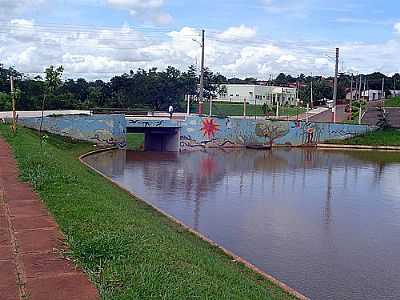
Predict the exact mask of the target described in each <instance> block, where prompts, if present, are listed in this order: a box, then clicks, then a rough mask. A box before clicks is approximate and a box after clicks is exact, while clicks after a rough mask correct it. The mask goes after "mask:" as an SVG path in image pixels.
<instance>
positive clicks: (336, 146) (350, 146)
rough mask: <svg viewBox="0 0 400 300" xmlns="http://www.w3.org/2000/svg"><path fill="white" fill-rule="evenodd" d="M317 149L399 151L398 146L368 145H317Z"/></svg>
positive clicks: (399, 147)
mask: <svg viewBox="0 0 400 300" xmlns="http://www.w3.org/2000/svg"><path fill="white" fill-rule="evenodd" d="M317 147H318V148H319V149H350V150H351V149H359V150H386V151H400V146H368V145H341V144H317Z"/></svg>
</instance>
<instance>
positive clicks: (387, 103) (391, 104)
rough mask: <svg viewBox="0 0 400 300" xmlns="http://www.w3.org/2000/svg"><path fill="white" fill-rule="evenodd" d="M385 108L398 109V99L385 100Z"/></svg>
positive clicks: (399, 104) (399, 99)
mask: <svg viewBox="0 0 400 300" xmlns="http://www.w3.org/2000/svg"><path fill="white" fill-rule="evenodd" d="M385 106H386V107H400V97H393V98H391V99H387V100H385Z"/></svg>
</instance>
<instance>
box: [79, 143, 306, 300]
mask: <svg viewBox="0 0 400 300" xmlns="http://www.w3.org/2000/svg"><path fill="white" fill-rule="evenodd" d="M116 149H118V148H116V147H113V148H106V149H99V150H94V151H90V152H88V153H85V154H83V155H81V156H79V161H80V162H81V163H82V164H83V165H84V166H86V167H87V168H89V169H91V170H92V171H94V172H95V173H97V174H99V175H100V176H102V177H103V178H105V179H107V180H108V181H110V182H111V183H112V184H113V185H114V186H116V187H117V188H119V189H121V190H122V191H124V192H126V193H127V194H128V195H130V196H132V197H134V198H136V199H138V200H139V201H141V202H142V203H144V204H146V205H147V206H149V207H151V208H152V209H154V210H155V211H156V212H158V213H160V214H161V215H163V216H165V217H167V218H168V219H169V220H171V221H172V222H174V223H176V224H177V225H179V226H181V227H183V228H184V229H185V230H187V231H189V232H190V233H192V234H194V235H195V236H197V237H199V238H200V239H202V240H203V241H205V242H207V243H209V244H210V245H211V246H213V247H216V248H218V249H219V250H221V251H222V252H224V253H225V254H226V255H227V256H229V257H230V258H232V259H233V260H234V261H236V262H240V263H241V264H243V265H244V266H246V267H247V268H249V269H250V270H252V271H254V272H255V273H257V274H259V275H261V276H262V277H264V278H265V279H267V280H268V281H270V282H272V283H273V284H275V285H276V286H278V287H280V288H281V289H282V290H284V291H285V292H286V293H288V294H289V295H291V296H294V297H296V298H297V299H299V300H310V298H308V297H306V296H304V295H303V294H301V293H300V292H298V291H296V290H295V289H293V288H291V287H289V286H288V285H287V284H286V283H284V282H282V281H280V280H278V279H276V278H275V277H273V276H272V275H270V274H268V273H266V272H264V271H262V270H260V269H259V268H257V267H256V266H255V265H253V264H252V263H250V262H248V261H247V260H245V259H244V258H242V257H240V256H237V255H236V254H234V253H233V252H231V251H229V250H228V249H226V248H224V247H222V246H220V245H218V244H217V243H216V242H215V241H213V240H211V239H209V238H208V237H206V236H205V235H203V234H202V233H200V232H198V231H196V230H194V229H192V228H190V227H189V226H188V225H186V224H185V223H183V222H181V221H179V220H178V219H176V218H175V217H173V216H171V215H170V214H168V213H166V212H165V211H163V210H162V209H160V208H158V207H156V206H154V205H152V204H150V203H149V202H147V201H146V200H144V199H143V198H141V197H138V196H137V195H135V194H134V193H132V192H131V191H128V190H127V189H126V188H124V187H122V186H120V185H119V184H118V183H117V182H116V181H114V180H113V179H111V178H109V177H107V176H106V175H104V174H103V173H101V172H100V171H98V170H96V169H95V168H94V167H92V166H90V165H89V164H88V163H86V162H85V161H83V159H84V158H85V157H88V156H90V155H93V154H97V153H101V152H107V151H111V150H116Z"/></svg>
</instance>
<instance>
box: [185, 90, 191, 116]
mask: <svg viewBox="0 0 400 300" xmlns="http://www.w3.org/2000/svg"><path fill="white" fill-rule="evenodd" d="M190 97H191V95H186V99H187V110H186V115H187V116H190Z"/></svg>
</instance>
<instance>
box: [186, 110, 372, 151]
mask: <svg viewBox="0 0 400 300" xmlns="http://www.w3.org/2000/svg"><path fill="white" fill-rule="evenodd" d="M181 126H182V127H181V129H180V134H181V136H180V149H181V150H196V149H200V148H206V147H236V146H244V145H247V144H263V143H269V141H270V137H272V139H273V144H276V145H294V146H297V145H303V144H318V143H321V142H324V141H326V140H330V139H345V138H348V137H352V136H354V135H359V134H363V133H367V132H368V131H369V130H370V128H369V127H368V126H367V125H350V124H333V123H309V122H308V123H307V122H302V121H271V120H254V119H232V118H225V119H222V118H208V117H200V116H190V117H188V119H187V120H186V122H182V123H181Z"/></svg>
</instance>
